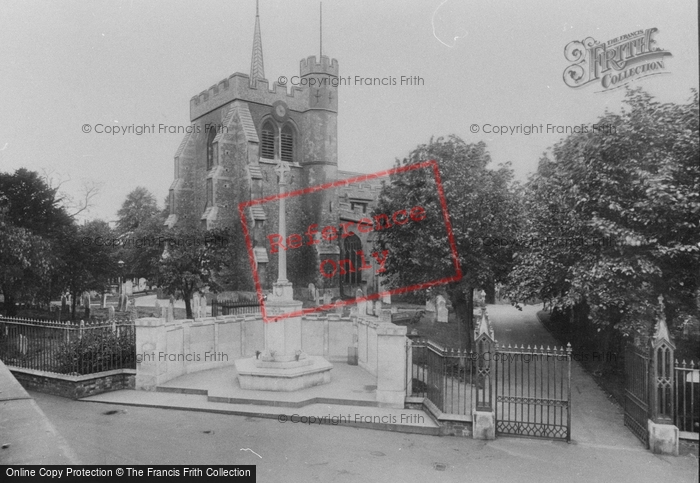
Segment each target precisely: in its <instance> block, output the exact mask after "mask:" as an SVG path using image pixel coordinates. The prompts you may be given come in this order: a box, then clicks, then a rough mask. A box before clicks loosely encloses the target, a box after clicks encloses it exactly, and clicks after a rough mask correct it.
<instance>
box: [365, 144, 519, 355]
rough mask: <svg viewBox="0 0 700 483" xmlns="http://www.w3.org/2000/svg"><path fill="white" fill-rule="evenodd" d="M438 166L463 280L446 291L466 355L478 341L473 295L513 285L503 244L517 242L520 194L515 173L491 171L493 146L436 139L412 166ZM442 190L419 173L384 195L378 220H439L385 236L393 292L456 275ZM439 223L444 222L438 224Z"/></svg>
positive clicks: (412, 157) (381, 235)
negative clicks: (404, 213) (408, 212)
mask: <svg viewBox="0 0 700 483" xmlns="http://www.w3.org/2000/svg"><path fill="white" fill-rule="evenodd" d="M427 160H435V161H436V162H437V163H438V166H439V172H440V177H441V179H442V186H443V189H444V193H445V198H446V202H447V208H448V211H449V217H450V220H451V223H452V229H453V235H454V239H455V243H456V248H457V253H458V256H459V262H460V265H461V267H462V270H463V273H464V275H463V277H462V279H461V280H460V281H459V282H454V283H451V284H449V285H448V286H446V291H447V294H448V295H449V297H450V300H451V302H452V305H453V307H454V309H455V313H456V315H457V318H458V321H459V324H460V325H459V329H460V332H461V333H460V341H459V345H460V347H465V348H466V347H470V346H471V342H472V334H473V318H472V312H473V303H472V298H473V292H474V289H475V288H478V287H485V286H487V285H488V284H492V283H494V282H496V281H500V280H505V277H506V275H507V273H508V271H509V268H510V259H511V252H512V247H511V246H509V245H508V244H502V243H498V242H497V241H500V240H505V239H508V238H510V236H511V235H512V233H513V232H514V230H515V229H516V227H517V224H518V220H519V204H518V187H517V185H515V184H514V183H513V172H512V170H511V169H510V167H509V165H508V164H506V165H502V166H500V167H499V168H498V169H496V170H491V169H488V168H487V165H488V164H489V162H490V161H491V159H490V156H489V154H488V152H487V151H486V145H485V144H484V143H483V142H481V143H477V144H466V143H465V142H464V141H463V140H462V139H460V138H459V137H457V136H449V137H448V138H442V137H440V138H437V139H431V140H430V142H429V143H428V144H423V145H420V146H418V147H417V148H416V149H415V150H413V151H412V152H411V153H410V154H409V156H408V158H406V159H404V160H403V161H402V162H400V161H398V160H397V162H396V166H397V167H398V166H401V165H403V166H407V165H410V164H415V163H420V162H423V161H427ZM437 190H438V186H437V185H436V182H435V179H434V176H433V174H432V172H431V171H430V170H426V169H418V170H411V171H407V172H404V173H399V174H395V175H392V176H391V180H390V183H389V184H386V185H385V186H384V187H383V189H382V191H381V194H380V197H379V203H378V207H377V209H376V210H375V214H378V213H394V212H396V211H397V210H402V209H404V210H405V209H409V208H411V207H413V206H421V207H423V208H424V209H425V210H426V212H427V213H430V214H431V216H427V217H426V219H425V220H424V221H421V222H420V223H406V224H405V225H398V224H397V225H394V227H393V228H392V229H391V230H380V231H377V232H376V233H377V240H378V242H379V245H380V247H381V249H382V250H389V256H388V259H387V262H386V273H385V276H386V280H387V282H388V283H389V285H390V286H392V287H402V286H408V285H412V284H416V283H423V282H429V281H431V280H437V279H440V278H444V277H446V276H449V275H452V274H454V273H455V270H454V265H453V260H452V257H451V254H450V249H449V242H448V235H447V231H446V229H445V222H444V219H443V217H442V216H441V206H440V202H439V198H438V191H437ZM432 215H436V216H432Z"/></svg>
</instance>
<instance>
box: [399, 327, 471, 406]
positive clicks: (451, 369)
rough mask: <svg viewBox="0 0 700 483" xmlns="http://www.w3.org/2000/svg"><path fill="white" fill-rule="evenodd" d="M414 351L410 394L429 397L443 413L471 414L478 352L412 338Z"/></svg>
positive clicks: (412, 351) (412, 350)
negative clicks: (449, 347) (447, 347)
mask: <svg viewBox="0 0 700 483" xmlns="http://www.w3.org/2000/svg"><path fill="white" fill-rule="evenodd" d="M411 354H412V357H411V359H412V360H411V361H408V362H409V364H410V367H411V368H412V369H411V372H412V381H411V394H409V395H410V396H415V397H425V398H427V399H428V400H430V401H431V402H432V403H433V404H435V406H436V407H437V408H438V409H440V411H442V412H443V413H447V414H459V415H466V416H471V414H472V401H473V393H474V391H473V385H472V381H473V380H474V364H473V362H474V361H476V359H477V355H476V353H474V352H473V351H469V352H467V351H464V350H462V351H460V350H455V349H446V348H444V347H441V346H439V345H438V344H436V343H434V342H432V341H428V340H413V341H412V344H411Z"/></svg>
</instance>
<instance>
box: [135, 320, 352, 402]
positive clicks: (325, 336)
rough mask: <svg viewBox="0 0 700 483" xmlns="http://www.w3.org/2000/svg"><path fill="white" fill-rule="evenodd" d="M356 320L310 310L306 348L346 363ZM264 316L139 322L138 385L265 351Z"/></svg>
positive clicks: (304, 325)
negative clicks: (313, 312)
mask: <svg viewBox="0 0 700 483" xmlns="http://www.w3.org/2000/svg"><path fill="white" fill-rule="evenodd" d="M355 324H356V323H355V322H354V321H353V320H352V319H350V318H348V317H341V316H339V315H337V314H327V315H323V316H321V315H318V314H309V315H307V316H305V317H303V318H302V320H301V330H302V350H304V351H305V352H306V353H307V354H309V355H312V356H323V357H324V358H325V359H326V360H329V361H337V362H341V361H342V362H346V361H347V360H348V348H349V347H354V344H355V339H356V338H355V334H356V328H355ZM264 348H265V341H264V322H263V321H262V318H261V316H260V315H255V314H247V315H229V316H222V317H216V318H214V317H207V318H203V319H196V320H175V321H172V322H166V321H165V319H160V318H144V319H138V320H137V321H136V362H137V364H136V368H137V378H136V388H137V389H147V390H152V389H154V388H155V386H157V385H159V384H163V383H164V382H166V381H169V380H171V379H174V378H176V377H179V376H181V375H183V374H189V373H193V372H199V371H204V370H208V369H214V368H219V367H226V366H231V365H233V364H234V362H235V360H236V359H240V358H244V357H255V353H256V351H263V350H264Z"/></svg>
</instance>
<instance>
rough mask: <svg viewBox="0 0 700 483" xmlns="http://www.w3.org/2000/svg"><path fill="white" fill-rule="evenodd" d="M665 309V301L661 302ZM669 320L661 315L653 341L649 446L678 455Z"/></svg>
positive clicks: (652, 448) (672, 347)
mask: <svg viewBox="0 0 700 483" xmlns="http://www.w3.org/2000/svg"><path fill="white" fill-rule="evenodd" d="M661 307H662V312H663V302H662V305H661ZM675 349H676V346H675V345H674V344H673V342H671V337H670V336H669V333H668V326H667V325H666V320H665V318H664V317H663V315H662V318H661V319H660V320H659V323H658V325H657V327H656V333H655V334H654V338H653V339H652V341H651V360H652V366H651V371H650V379H651V381H650V384H649V390H650V391H651V398H650V403H651V419H649V422H648V429H649V448H650V449H651V451H652V452H653V453H655V454H668V455H673V456H678V437H679V432H678V427H677V426H675V425H674V424H673V411H674V408H675V406H674V401H673V395H674V394H673V388H674V385H673V378H674V375H675V370H674V360H675V359H674V358H673V355H674V354H673V353H674V351H675Z"/></svg>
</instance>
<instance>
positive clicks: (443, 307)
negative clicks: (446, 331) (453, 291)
mask: <svg viewBox="0 0 700 483" xmlns="http://www.w3.org/2000/svg"><path fill="white" fill-rule="evenodd" d="M436 305H437V321H438V322H447V315H448V312H447V302H445V297H443V296H442V295H438V296H437V304H436Z"/></svg>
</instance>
